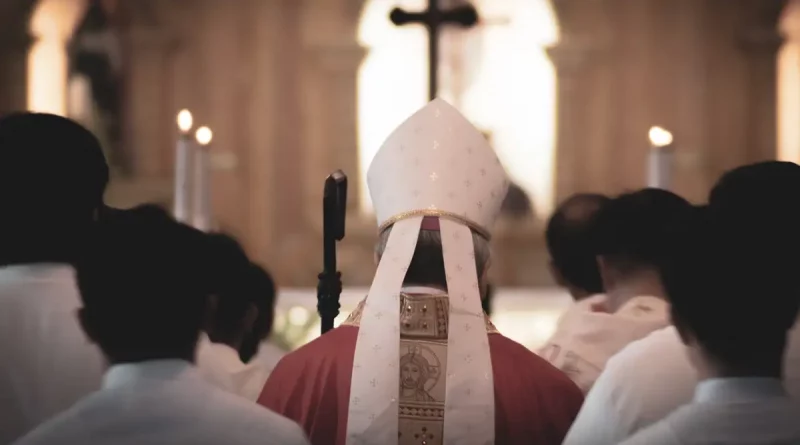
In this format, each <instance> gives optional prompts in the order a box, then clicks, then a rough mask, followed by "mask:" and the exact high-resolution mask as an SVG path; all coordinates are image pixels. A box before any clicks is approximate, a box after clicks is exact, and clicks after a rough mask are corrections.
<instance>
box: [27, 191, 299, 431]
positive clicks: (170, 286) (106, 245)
mask: <svg viewBox="0 0 800 445" xmlns="http://www.w3.org/2000/svg"><path fill="white" fill-rule="evenodd" d="M205 236H206V235H205V234H203V233H202V232H200V231H197V230H195V229H193V228H191V227H188V226H186V225H183V224H180V223H177V222H175V221H174V220H172V219H171V218H170V216H169V215H167V213H166V212H164V211H163V210H161V209H159V208H157V207H154V206H143V207H140V208H136V209H133V210H128V211H122V212H118V213H116V214H115V215H114V216H113V217H109V218H108V219H106V220H105V221H104V222H103V223H102V224H101V225H100V226H99V227H98V229H97V233H96V235H95V237H94V240H93V243H92V248H91V249H89V250H88V251H87V252H86V253H85V255H83V256H82V257H81V259H80V260H79V262H78V266H77V279H78V286H79V289H80V293H81V298H82V301H83V307H82V308H80V310H79V312H78V318H79V320H80V324H81V326H82V327H83V330H84V332H85V333H86V335H87V337H88V338H90V339H91V340H92V341H93V342H95V343H96V344H97V346H98V347H99V348H100V350H101V351H102V353H103V355H104V357H105V359H106V361H107V362H108V364H109V368H108V370H107V371H106V374H105V376H104V378H103V385H102V388H101V389H100V390H99V391H97V392H94V393H92V394H90V395H88V396H87V397H85V398H83V399H82V400H81V401H79V402H78V403H76V404H75V405H74V406H73V407H72V408H70V409H68V410H67V411H64V412H63V413H61V414H59V415H57V416H56V417H54V418H53V419H51V420H49V421H47V422H45V423H44V424H42V425H40V426H39V427H38V428H36V429H35V430H34V431H33V432H31V433H30V434H28V435H27V436H25V437H24V438H23V439H21V440H20V441H19V442H18V444H19V445H62V444H63V445H74V444H92V445H112V444H113V445H134V444H135V445H163V444H171V445H217V444H223V443H224V444H232V445H236V444H238V445H250V444H275V445H284V444H289V445H292V444H296V445H303V444H307V443H308V442H307V441H306V439H305V437H304V434H303V432H302V430H301V429H300V428H299V427H298V426H297V425H295V424H294V423H293V422H291V421H290V420H288V419H285V418H283V417H281V416H279V415H277V414H275V413H273V412H270V411H269V410H267V409H264V408H263V407H258V406H256V405H254V404H253V403H251V402H249V401H247V400H245V399H243V398H241V397H238V396H235V395H233V394H229V393H228V392H226V391H223V390H221V389H218V388H216V387H215V386H213V385H211V384H210V383H208V382H206V381H205V380H204V379H203V378H202V377H201V376H200V373H199V372H198V371H197V369H196V368H195V366H194V364H193V363H194V359H195V349H196V346H197V340H198V337H199V335H200V330H201V328H202V324H203V319H204V315H205V308H206V296H207V293H208V283H206V279H207V277H208V276H209V275H208V270H206V269H207V267H208V266H209V265H208V264H207V263H205V259H206V258H207V253H206V252H204V249H205V247H206V246H205V245H204V243H203V241H204V237H205Z"/></svg>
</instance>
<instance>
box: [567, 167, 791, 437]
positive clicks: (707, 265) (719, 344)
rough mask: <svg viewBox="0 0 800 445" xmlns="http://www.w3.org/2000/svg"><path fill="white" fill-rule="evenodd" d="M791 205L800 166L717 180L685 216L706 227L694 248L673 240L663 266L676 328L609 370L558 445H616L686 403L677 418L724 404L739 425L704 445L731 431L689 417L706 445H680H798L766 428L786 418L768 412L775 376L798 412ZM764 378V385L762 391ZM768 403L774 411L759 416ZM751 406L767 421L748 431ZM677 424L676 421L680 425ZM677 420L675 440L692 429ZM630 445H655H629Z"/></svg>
mask: <svg viewBox="0 0 800 445" xmlns="http://www.w3.org/2000/svg"><path fill="white" fill-rule="evenodd" d="M798 202H800V166H798V165H796V164H794V163H790V162H777V161H769V162H762V163H757V164H753V165H747V166H744V167H739V168H736V169H734V170H731V171H729V172H727V173H726V174H725V175H723V176H722V178H721V179H720V180H719V181H718V182H717V184H716V185H715V186H714V188H713V190H712V191H711V194H710V196H709V203H708V208H707V209H706V210H697V211H695V213H697V212H699V213H701V214H703V213H705V214H706V215H707V216H705V217H703V219H705V220H706V221H707V224H708V225H707V226H705V228H703V226H702V225H701V226H700V227H701V228H700V229H697V230H698V232H696V234H695V235H694V236H689V235H684V236H682V237H679V238H678V239H679V240H680V239H685V242H683V243H675V246H674V247H677V249H674V250H673V253H674V255H673V256H672V257H671V258H672V259H673V260H672V261H668V262H665V263H663V264H662V265H661V267H662V275H663V279H664V284H665V289H666V292H667V296H668V298H669V300H670V301H671V303H672V315H673V321H674V324H675V325H674V326H669V327H667V328H664V329H661V330H659V331H656V332H654V333H652V334H651V335H649V336H648V337H646V338H644V339H642V340H640V341H638V342H636V343H634V344H631V345H630V346H629V347H627V348H625V350H623V351H621V352H620V353H619V354H617V355H616V356H614V357H613V358H612V359H611V360H609V362H608V364H607V365H606V369H605V371H604V372H603V375H602V376H600V378H599V379H598V380H597V382H596V383H595V386H594V388H593V389H592V392H591V393H589V395H588V397H587V399H586V402H585V403H584V406H583V408H582V410H581V413H580V414H579V415H578V418H577V419H576V421H575V424H574V425H573V427H572V429H571V430H570V433H569V435H568V436H567V439H566V440H565V442H564V443H565V445H583V444H593V445H594V444H596V445H616V444H618V443H620V442H622V441H623V440H625V439H626V438H629V437H630V436H632V435H634V434H635V433H636V432H637V431H639V430H641V429H643V428H645V427H648V426H649V425H652V424H654V423H655V422H657V421H659V420H660V419H663V418H664V417H666V416H667V415H669V414H670V413H671V412H673V411H675V410H676V409H678V408H679V407H681V406H682V405H685V404H687V403H690V402H692V400H693V399H694V400H695V402H697V403H696V406H694V407H692V408H687V409H688V410H689V411H686V412H690V411H694V410H695V409H697V408H698V407H700V408H701V410H706V409H708V410H709V413H710V412H718V411H717V409H718V408H719V407H721V404H725V403H726V402H733V405H728V406H725V407H724V410H725V412H726V413H730V414H731V417H730V420H732V421H735V422H737V423H738V422H741V424H740V425H738V426H731V429H730V430H729V431H730V432H731V433H732V434H731V436H729V437H727V438H726V440H714V438H715V437H717V438H719V437H720V436H715V435H716V434H717V433H718V432H720V431H721V429H720V427H721V425H723V426H724V425H731V424H730V423H727V421H722V423H719V422H718V421H719V420H720V419H719V418H717V417H716V414H713V416H714V419H715V420H712V419H711V418H708V417H705V414H698V416H699V417H698V419H708V420H709V423H708V425H705V424H704V425H702V427H701V428H702V430H703V434H704V435H705V434H706V431H708V435H707V437H708V438H709V440H711V442H703V441H697V440H698V439H697V437H695V433H691V434H690V435H691V436H692V439H691V440H689V441H687V442H681V443H733V442H731V441H730V437H733V434H735V435H736V442H735V443H742V444H755V443H758V444H764V443H797V437H793V438H794V441H793V442H784V441H781V440H780V439H781V437H780V435H782V434H784V433H786V430H785V429H781V428H780V427H778V426H777V425H778V423H773V422H780V418H779V417H780V416H782V415H784V414H785V412H784V411H782V410H781V409H777V410H776V408H775V406H776V405H782V404H783V403H784V402H783V401H779V400H778V398H780V397H783V396H782V395H780V393H781V390H779V389H778V386H779V385H777V384H776V382H775V381H774V379H775V378H776V377H779V376H780V375H781V374H782V376H783V379H784V385H785V388H786V391H787V392H788V394H789V395H790V396H791V397H792V398H793V399H794V400H800V330H798V329H797V328H795V329H793V330H791V331H790V332H789V333H788V335H787V331H788V330H789V328H790V326H791V325H792V324H793V323H794V321H795V320H796V319H797V304H798V303H797V298H798V294H799V293H800V288H798V284H797V280H796V275H797V270H800V257H798V256H797V252H798V251H800V239H798V238H800V231H798V230H797V228H798V227H800V206H798V205H797V203H798ZM703 219H701V221H702V220H703ZM690 234H691V232H690ZM685 343H688V344H689V352H690V354H689V355H691V357H692V358H691V359H690V357H689V355H687V346H686V344H685ZM785 345H788V346H787V347H786V349H785V351H784V349H783V348H784V346H785ZM781 357H783V363H782V366H781ZM693 364H694V365H695V366H693ZM698 371H699V372H698ZM715 377H725V378H724V379H721V380H716V379H715ZM728 377H731V378H728ZM733 377H747V378H748V379H749V378H750V377H758V379H759V381H758V382H755V381H753V380H747V381H744V382H741V381H738V380H737V379H736V378H733ZM764 377H766V378H767V379H773V380H772V381H764V380H760V379H761V378H764ZM701 381H703V383H701V384H700V385H698V383H699V382H701ZM705 382H709V383H705ZM748 382H750V383H752V384H750V383H748ZM740 383H744V384H743V385H740ZM773 396H775V397H774V398H772V400H773V401H776V402H777V404H776V405H772V407H770V406H767V405H770V404H767V405H762V404H761V401H763V400H765V399H770V398H771V397H773ZM706 402H708V403H706ZM739 402H742V403H739ZM750 402H757V403H754V404H750ZM753 406H760V408H758V409H761V408H764V409H765V411H764V413H763V414H761V415H762V416H766V417H769V416H771V415H772V414H774V415H775V417H774V418H773V419H772V420H767V419H765V418H763V417H759V416H757V415H755V414H752V415H753V417H752V418H751V419H748V415H746V414H745V413H747V412H748V410H749V409H750V407H753ZM781 413H783V414H781ZM693 415H694V414H693ZM726 415H727V414H726ZM793 415H795V416H796V414H793ZM678 416H679V417H680V418H681V419H682V418H683V416H684V414H678ZM673 420H676V419H672V420H668V421H667V423H670V422H672V421H673ZM684 420H685V419H684ZM684 420H676V422H677V424H675V425H672V426H670V428H672V427H673V426H674V427H675V428H678V430H680V431H685V430H684V428H688V427H689V425H691V428H692V429H693V428H694V427H695V426H696V424H694V423H691V422H690V423H684ZM754 422H760V423H759V425H763V426H764V427H766V428H772V427H775V428H774V431H764V430H762V429H755V426H754V425H755V424H754ZM662 427H663V425H662V426H659V427H658V428H657V429H658V430H661V429H662ZM706 427H708V429H707V430H706ZM725 428H728V427H727V426H725V427H724V428H722V429H725ZM643 434H644V433H643ZM649 434H650V433H647V435H645V436H643V437H645V438H646V437H649ZM681 434H683V433H679V434H678V436H679V437H680V435H681ZM673 437H674V436H673ZM773 438H774V439H777V440H775V441H773V440H772V439H773ZM636 443H661V442H659V441H647V440H645V442H639V440H638V439H637V442H636ZM666 443H670V442H666Z"/></svg>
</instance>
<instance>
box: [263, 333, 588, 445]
mask: <svg viewBox="0 0 800 445" xmlns="http://www.w3.org/2000/svg"><path fill="white" fill-rule="evenodd" d="M357 334H358V328H357V327H354V326H342V327H339V328H336V329H334V330H332V331H330V332H328V333H327V334H325V335H323V336H322V337H319V338H317V339H316V340H314V341H312V342H311V343H309V344H307V345H305V346H303V347H301V348H300V349H298V350H297V351H295V352H293V353H291V354H289V355H287V356H286V357H284V358H283V360H281V362H280V363H278V366H277V367H276V368H275V370H274V371H273V372H272V374H271V375H270V378H269V380H268V381H267V383H266V385H265V386H264V390H263V391H262V393H261V397H259V399H258V403H259V404H261V405H263V406H266V407H267V408H269V409H271V410H273V411H275V412H277V413H279V414H282V415H283V416H286V417H288V418H290V419H292V420H294V421H295V422H297V423H299V424H300V426H302V427H303V429H304V430H305V431H306V434H308V437H309V439H310V440H311V443H312V444H313V445H331V444H336V445H345V436H346V432H347V431H346V430H347V408H348V401H349V398H350V374H351V372H352V370H353V355H354V354H355V347H356V337H357ZM489 347H490V349H491V354H492V368H493V372H494V384H495V413H496V414H495V415H496V419H495V422H496V423H495V436H496V440H495V443H496V444H497V445H523V444H525V445H529V444H537V445H559V444H561V442H562V441H563V440H564V437H565V436H566V434H567V430H568V429H569V427H570V425H572V421H573V420H575V417H576V416H577V415H578V410H579V409H580V407H581V404H582V403H583V394H582V393H581V391H580V389H578V387H577V386H575V384H574V383H572V381H571V380H570V379H569V378H568V377H567V376H566V375H564V374H563V373H562V372H561V371H559V370H558V369H556V368H554V367H553V366H551V365H550V364H549V363H547V362H546V361H545V360H544V359H542V358H540V357H539V356H537V355H535V354H534V353H532V352H530V351H529V350H527V349H525V348H524V347H523V346H522V345H520V344H518V343H516V342H514V341H512V340H510V339H508V338H506V337H503V336H502V335H499V334H490V335H489Z"/></svg>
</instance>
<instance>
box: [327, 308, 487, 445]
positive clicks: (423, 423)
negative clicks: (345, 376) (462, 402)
mask: <svg viewBox="0 0 800 445" xmlns="http://www.w3.org/2000/svg"><path fill="white" fill-rule="evenodd" d="M365 304H366V299H365V300H362V301H361V302H360V303H359V304H358V306H357V307H356V309H355V310H354V311H353V312H352V313H350V316H348V317H347V320H345V322H344V323H342V325H343V326H356V327H358V326H359V325H360V323H361V316H362V314H363V311H364V305H365ZM399 304H400V320H399V321H400V360H399V366H400V369H398V370H396V371H394V372H399V373H400V376H399V377H400V379H399V388H398V392H399V395H400V397H399V401H398V402H399V403H398V409H399V415H400V418H399V424H398V426H399V431H398V432H397V438H398V445H412V444H413V445H420V444H425V445H441V444H442V439H443V432H444V406H445V402H444V400H445V392H446V379H447V378H451V377H452V376H453V375H454V373H453V372H452V371H450V372H448V363H447V344H448V339H447V332H448V321H449V315H450V300H449V299H448V297H447V296H446V295H410V294H405V293H401V294H400V302H399ZM484 320H485V322H484V325H485V328H486V332H487V333H489V334H496V333H497V329H496V328H495V327H494V325H493V324H492V322H491V321H490V320H489V317H488V316H486V315H484ZM464 327H465V329H470V328H472V327H475V325H472V326H469V327H468V325H465V326H464ZM457 340H458V339H456V338H452V339H450V340H449V341H450V343H451V344H452V343H454V342H456V341H457ZM471 361H472V357H471V356H469V355H467V356H465V357H464V363H465V365H467V366H468V365H469V363H470V362H471ZM458 365H461V363H458V364H456V365H454V369H457V368H458ZM485 377H486V378H487V379H488V378H489V376H488V375H487V376H485ZM370 384H372V382H370Z"/></svg>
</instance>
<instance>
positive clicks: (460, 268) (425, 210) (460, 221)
mask: <svg viewBox="0 0 800 445" xmlns="http://www.w3.org/2000/svg"><path fill="white" fill-rule="evenodd" d="M367 176H368V182H369V191H370V193H371V196H372V202H373V204H374V206H375V211H376V215H377V217H378V242H377V243H376V246H375V259H376V263H377V271H376V273H375V278H374V279H373V282H372V286H371V287H370V291H369V295H367V297H366V298H365V299H364V300H363V301H362V302H361V303H360V304H359V305H358V307H357V308H356V309H355V310H354V311H353V312H352V313H351V314H350V315H349V317H348V318H347V320H345V321H344V322H343V323H342V324H341V325H340V326H338V327H336V328H334V329H332V330H331V331H329V332H327V333H326V334H324V335H322V336H321V337H319V338H317V339H316V340H314V341H312V342H310V343H308V344H306V345H304V346H302V347H301V348H299V349H297V350H296V351H294V352H291V353H289V354H287V355H286V357H284V358H283V360H281V362H280V363H278V366H277V367H276V368H275V370H274V371H273V372H272V374H271V375H270V377H269V380H267V383H266V385H265V386H264V391H263V392H262V394H261V396H260V397H259V400H258V403H259V404H261V405H264V406H266V407H268V408H271V409H274V410H275V411H276V412H278V413H282V414H285V415H286V416H287V417H289V418H291V419H293V420H295V421H297V422H298V423H300V424H301V425H302V426H303V428H304V429H305V430H306V432H307V433H308V435H309V437H310V439H311V442H312V443H313V444H315V445H337V444H338V445H345V444H355V443H364V444H397V443H402V444H411V443H414V444H423V445H424V444H428V445H441V444H451V443H452V444H458V445H485V444H487V443H491V444H494V443H497V444H503V445H518V444H519V445H522V444H531V443H541V444H557V443H561V440H562V439H563V438H564V435H565V434H566V431H567V429H568V428H569V425H570V424H571V423H572V419H573V418H574V417H573V416H574V415H575V414H576V413H577V411H578V409H579V407H580V405H581V402H582V399H583V394H581V391H580V390H579V389H578V388H577V387H576V386H575V384H574V383H573V382H572V381H570V379H569V378H567V376H565V375H564V374H563V373H562V372H560V371H559V370H558V369H556V368H554V367H553V366H552V365H550V364H549V363H547V361H545V360H544V359H542V358H541V357H539V356H537V355H536V354H534V353H532V352H531V351H529V350H527V349H526V348H524V347H523V346H521V345H519V344H517V343H515V342H513V341H512V340H510V339H508V338H507V337H505V336H503V335H502V334H500V333H499V332H498V330H497V329H496V328H495V327H494V325H492V323H491V320H489V317H488V316H486V314H485V312H484V311H483V308H482V306H481V300H482V299H483V298H485V297H486V290H487V280H486V278H487V271H488V270H489V268H490V266H491V256H490V250H489V238H490V237H491V227H492V225H493V223H494V222H495V220H496V218H497V217H498V214H499V213H500V208H501V204H502V201H503V198H504V197H505V195H506V189H507V188H508V177H507V175H506V172H505V170H504V169H503V166H502V165H501V164H500V162H499V160H498V159H497V157H496V155H495V154H494V152H493V150H492V148H491V147H490V146H489V145H488V143H487V141H486V139H485V138H484V137H483V135H482V134H481V133H480V132H479V131H478V130H477V129H476V128H475V127H474V126H473V125H472V124H471V123H470V122H469V121H468V120H467V119H466V118H464V116H462V115H461V114H460V113H459V112H458V110H456V109H455V108H453V107H452V106H451V105H449V104H448V103H446V102H445V101H443V100H441V99H436V100H434V101H432V102H431V103H429V104H428V105H426V106H425V107H423V108H422V109H421V110H419V111H418V112H417V113H415V114H414V115H413V116H411V117H410V118H409V119H408V120H406V121H405V122H404V123H403V124H401V125H400V126H399V127H398V128H397V129H396V130H395V131H394V132H393V133H392V135H391V136H389V138H388V139H387V141H386V142H385V143H384V144H383V146H382V147H381V149H380V150H379V151H378V152H377V154H376V155H375V157H374V159H373V161H372V164H371V165H370V168H369V173H368V175H367Z"/></svg>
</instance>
